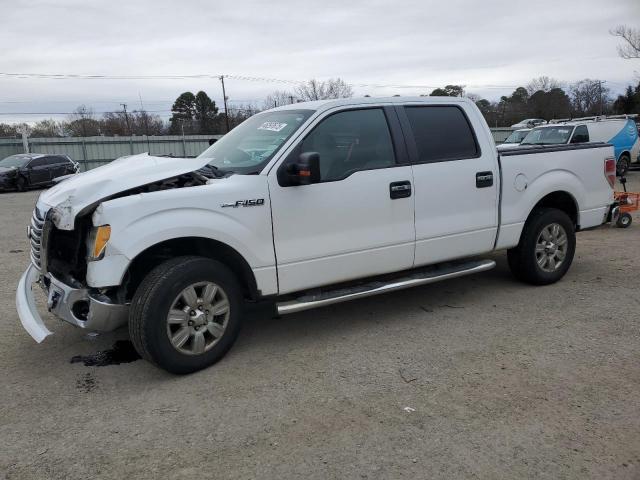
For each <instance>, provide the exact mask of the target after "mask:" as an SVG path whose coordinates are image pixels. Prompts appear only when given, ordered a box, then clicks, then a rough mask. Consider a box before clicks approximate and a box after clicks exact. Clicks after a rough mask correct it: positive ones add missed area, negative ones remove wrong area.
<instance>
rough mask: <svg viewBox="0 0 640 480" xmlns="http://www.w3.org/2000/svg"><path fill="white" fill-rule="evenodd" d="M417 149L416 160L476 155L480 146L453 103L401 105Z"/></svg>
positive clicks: (464, 118)
mask: <svg viewBox="0 0 640 480" xmlns="http://www.w3.org/2000/svg"><path fill="white" fill-rule="evenodd" d="M404 109H405V112H406V113H407V117H408V118H409V124H410V125H411V130H412V132H413V137H414V138H415V141H416V146H417V148H418V161H419V162H421V163H423V162H445V161H447V160H461V159H465V158H476V157H478V156H479V154H480V149H479V148H478V144H477V142H476V139H475V136H474V134H473V130H472V129H471V125H469V121H468V120H467V117H466V116H465V114H464V113H463V111H462V109H460V108H458V107H455V106H448V105H444V106H425V107H413V106H407V107H404Z"/></svg>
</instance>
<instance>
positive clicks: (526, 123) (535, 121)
mask: <svg viewBox="0 0 640 480" xmlns="http://www.w3.org/2000/svg"><path fill="white" fill-rule="evenodd" d="M543 123H547V121H546V120H545V119H544V118H525V119H524V120H522V121H520V122H518V123H516V124H514V125H511V128H532V127H535V126H537V125H542V124H543Z"/></svg>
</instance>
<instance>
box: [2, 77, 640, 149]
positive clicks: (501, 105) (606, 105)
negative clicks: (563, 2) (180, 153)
mask: <svg viewBox="0 0 640 480" xmlns="http://www.w3.org/2000/svg"><path fill="white" fill-rule="evenodd" d="M427 95H428V96H450V97H462V96H465V97H468V98H470V99H472V100H473V101H474V102H475V104H476V105H477V106H478V108H479V109H480V111H481V112H482V114H483V115H484V117H485V119H486V120H487V122H488V123H489V125H490V126H492V127H508V126H510V125H512V124H515V123H517V122H519V121H521V120H523V119H524V118H543V119H545V120H551V119H561V118H562V119H564V118H576V117H582V116H592V115H601V114H603V115H607V114H640V82H639V83H638V84H637V85H629V86H628V87H627V88H626V90H625V92H624V93H623V94H621V95H619V96H617V98H614V97H613V96H612V95H611V90H610V89H609V87H607V85H606V82H602V81H599V80H593V79H584V80H580V81H578V82H575V83H572V84H569V85H565V84H563V83H562V82H560V81H558V80H556V79H553V78H550V77H546V76H542V77H538V78H535V79H533V80H531V81H530V82H529V83H527V84H526V85H524V86H521V87H518V88H516V89H515V90H514V91H513V92H512V93H511V94H510V95H505V96H502V97H500V99H499V100H497V101H493V102H492V101H489V100H487V99H484V98H481V97H479V96H478V95H476V94H474V93H469V92H467V91H466V90H465V86H464V85H446V86H444V87H442V88H436V89H434V90H432V91H431V92H430V93H424V94H422V95H421V96H427ZM352 96H353V89H352V87H351V86H350V85H348V84H347V83H346V82H345V81H344V80H342V79H340V78H335V79H329V80H326V81H319V80H315V79H311V80H308V81H307V82H305V83H303V84H301V85H298V86H297V87H296V88H295V89H293V90H291V91H286V90H277V91H274V92H272V93H271V94H269V95H268V96H267V97H266V98H265V100H264V102H263V104H262V105H261V106H256V105H240V106H237V107H234V108H230V109H229V111H228V112H224V111H222V112H221V111H220V109H219V108H218V106H217V105H216V103H215V101H213V100H212V99H211V98H210V97H209V95H207V93H206V92H204V91H199V92H197V93H196V94H194V93H192V92H184V93H182V94H180V95H179V96H178V98H176V100H175V102H174V103H173V105H172V107H171V117H170V118H169V120H168V121H164V120H163V119H162V118H161V117H160V116H158V115H157V114H153V113H149V112H147V111H145V110H143V109H140V110H133V111H129V112H127V111H125V110H123V111H118V112H107V113H103V114H101V116H98V115H96V114H95V113H94V112H93V110H92V109H91V108H89V107H87V106H85V105H80V106H79V107H78V108H76V109H75V110H74V112H73V113H72V114H71V115H70V116H69V117H68V118H67V119H66V120H63V121H56V120H53V119H47V120H41V121H38V122H36V123H35V124H33V125H31V126H30V127H28V133H29V136H31V137H61V136H71V137H89V136H97V135H107V136H113V135H120V136H128V135H182V134H184V135H198V134H199V135H214V134H222V133H226V132H227V129H231V128H233V127H235V126H236V125H238V124H240V123H241V122H243V121H244V120H245V119H247V118H249V117H250V116H252V115H254V114H255V113H257V112H259V111H261V110H266V109H269V108H274V107H278V106H281V105H286V104H291V103H297V102H302V101H312V100H324V99H335V98H348V97H352ZM19 128H20V126H19V125H9V124H2V123H0V137H17V136H20V132H19Z"/></svg>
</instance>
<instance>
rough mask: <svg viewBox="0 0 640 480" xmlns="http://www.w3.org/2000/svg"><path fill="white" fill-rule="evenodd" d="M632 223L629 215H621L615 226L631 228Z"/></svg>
mask: <svg viewBox="0 0 640 480" xmlns="http://www.w3.org/2000/svg"><path fill="white" fill-rule="evenodd" d="M632 221H633V218H632V217H631V214H630V213H627V212H625V213H621V214H620V216H619V217H618V221H617V222H616V225H617V226H618V227H619V228H629V227H630V226H631V222H632Z"/></svg>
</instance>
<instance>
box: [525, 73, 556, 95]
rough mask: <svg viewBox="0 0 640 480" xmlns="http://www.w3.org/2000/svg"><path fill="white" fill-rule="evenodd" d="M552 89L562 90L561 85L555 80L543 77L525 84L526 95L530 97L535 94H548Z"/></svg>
mask: <svg viewBox="0 0 640 480" xmlns="http://www.w3.org/2000/svg"><path fill="white" fill-rule="evenodd" d="M554 88H562V83H560V82H559V81H558V80H556V79H555V78H551V77H547V76H546V75H543V76H541V77H538V78H534V79H533V80H531V81H530V82H529V83H528V84H527V93H529V96H531V95H533V94H534V93H536V92H539V91H542V92H549V91H551V90H553V89H554Z"/></svg>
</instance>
